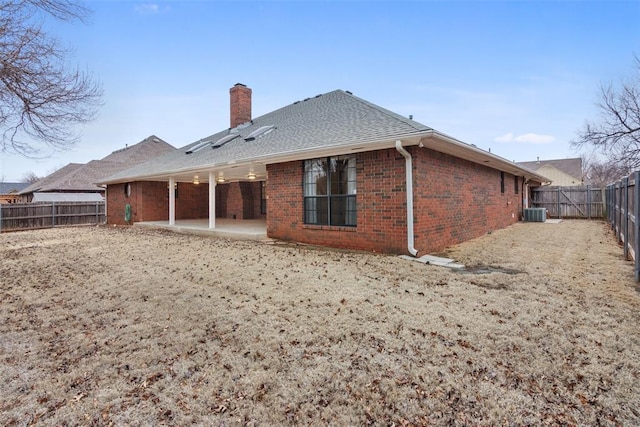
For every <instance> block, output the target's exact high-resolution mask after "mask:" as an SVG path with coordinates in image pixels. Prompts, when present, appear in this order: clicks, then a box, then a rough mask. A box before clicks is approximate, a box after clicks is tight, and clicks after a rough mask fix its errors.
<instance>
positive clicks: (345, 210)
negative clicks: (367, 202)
mask: <svg viewBox="0 0 640 427" xmlns="http://www.w3.org/2000/svg"><path fill="white" fill-rule="evenodd" d="M331 225H343V226H344V225H347V226H354V225H356V198H355V196H341V197H340V196H339V197H332V198H331Z"/></svg>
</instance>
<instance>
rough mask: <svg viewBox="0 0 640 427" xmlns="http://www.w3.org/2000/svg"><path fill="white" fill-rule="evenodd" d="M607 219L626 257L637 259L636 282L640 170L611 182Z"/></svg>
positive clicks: (639, 264) (639, 271)
mask: <svg viewBox="0 0 640 427" xmlns="http://www.w3.org/2000/svg"><path fill="white" fill-rule="evenodd" d="M606 201H607V220H608V221H609V222H610V223H611V228H612V229H613V230H614V232H615V233H616V238H617V239H618V242H619V243H622V247H623V248H624V257H625V258H626V259H632V260H634V261H635V263H636V264H635V276H636V282H638V281H640V256H638V255H639V251H638V247H639V246H640V226H639V225H640V203H639V202H640V171H636V172H634V173H632V174H631V175H629V176H628V177H625V178H623V179H621V180H620V181H618V182H615V183H613V184H609V185H608V186H607V190H606Z"/></svg>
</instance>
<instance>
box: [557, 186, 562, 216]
mask: <svg viewBox="0 0 640 427" xmlns="http://www.w3.org/2000/svg"><path fill="white" fill-rule="evenodd" d="M556 209H557V210H558V219H562V211H561V210H560V187H558V196H557V197H556Z"/></svg>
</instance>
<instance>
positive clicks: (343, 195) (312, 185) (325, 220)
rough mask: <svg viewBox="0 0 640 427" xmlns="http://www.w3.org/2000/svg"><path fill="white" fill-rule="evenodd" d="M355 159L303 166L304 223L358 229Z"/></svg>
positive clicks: (310, 162) (315, 161)
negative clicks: (356, 227)
mask: <svg viewBox="0 0 640 427" xmlns="http://www.w3.org/2000/svg"><path fill="white" fill-rule="evenodd" d="M356 217H357V209H356V158H355V156H339V157H327V158H323V159H313V160H305V162H304V223H305V224H317V225H336V226H351V227H355V226H356Z"/></svg>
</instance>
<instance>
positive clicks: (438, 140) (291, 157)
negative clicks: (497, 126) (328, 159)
mask: <svg viewBox="0 0 640 427" xmlns="http://www.w3.org/2000/svg"><path fill="white" fill-rule="evenodd" d="M398 140H400V141H402V142H403V144H404V145H405V146H407V145H422V146H424V147H427V148H430V149H433V150H435V151H439V152H441V153H445V154H449V155H452V156H455V157H459V158H462V159H465V160H468V161H471V162H473V163H477V164H481V165H485V166H487V167H490V168H493V169H497V170H501V171H504V172H508V173H510V174H512V175H516V176H522V177H524V178H525V179H528V180H531V181H535V182H539V183H541V184H544V183H548V182H550V180H549V178H547V177H545V176H543V175H540V174H538V173H535V172H534V171H531V170H529V169H526V168H524V167H522V166H519V165H517V164H516V163H514V162H510V161H509V160H507V159H505V158H502V157H500V156H497V155H495V154H493V153H489V152H487V151H484V150H481V149H479V148H477V147H475V146H473V145H469V144H466V143H464V142H462V141H459V140H457V139H455V138H452V137H450V136H448V135H445V134H443V133H440V132H438V131H435V130H432V129H429V130H423V131H419V132H414V133H410V134H404V135H396V136H394V137H390V138H389V137H388V138H382V139H379V140H372V141H359V142H352V143H348V144H341V145H339V146H327V147H313V148H309V149H303V150H292V151H285V152H280V153H277V154H272V155H268V156H261V157H255V158H247V159H238V160H235V161H229V162H224V163H217V164H211V165H207V166H203V165H198V166H194V167H188V168H181V169H174V170H167V171H163V172H162V173H159V174H147V175H138V176H129V177H125V178H118V179H115V180H108V181H100V182H98V183H97V184H98V185H108V184H116V183H122V182H129V181H137V180H162V179H163V178H164V179H166V178H167V177H169V176H173V175H180V174H187V173H194V172H198V171H202V170H203V169H211V170H216V171H224V170H225V169H227V168H230V167H237V166H243V165H250V164H255V163H258V164H265V165H268V164H275V163H284V162H291V161H297V160H305V159H309V158H313V157H325V156H338V155H345V154H350V153H358V152H365V151H376V150H383V149H388V148H395V142H396V141H398Z"/></svg>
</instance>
